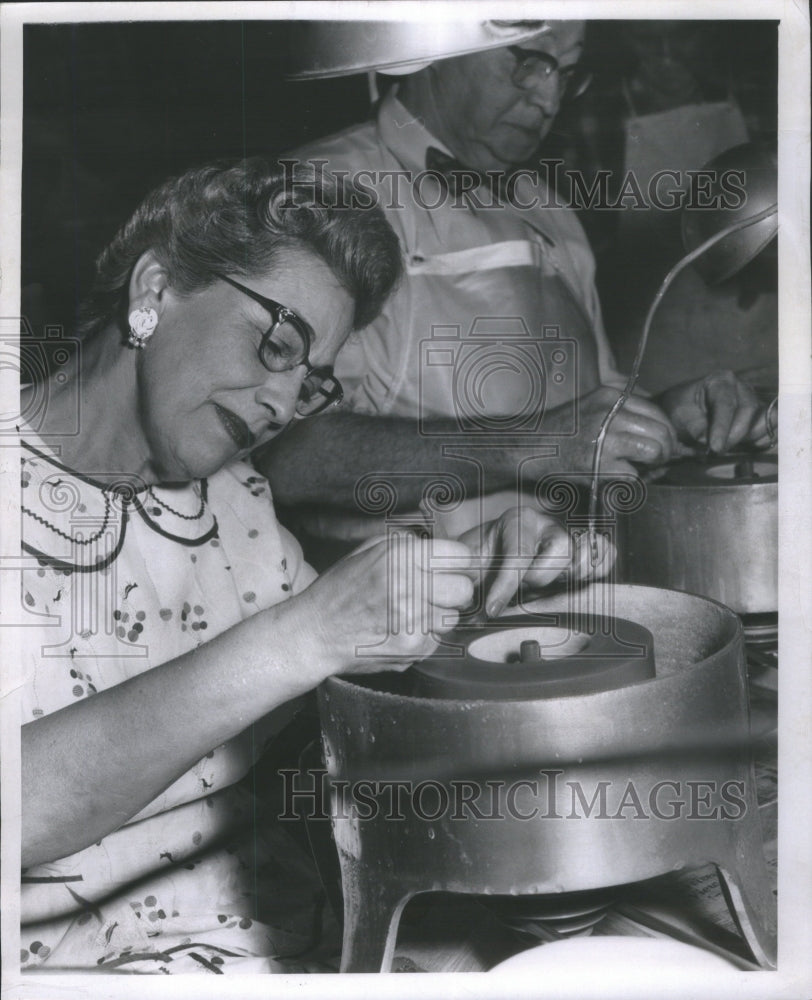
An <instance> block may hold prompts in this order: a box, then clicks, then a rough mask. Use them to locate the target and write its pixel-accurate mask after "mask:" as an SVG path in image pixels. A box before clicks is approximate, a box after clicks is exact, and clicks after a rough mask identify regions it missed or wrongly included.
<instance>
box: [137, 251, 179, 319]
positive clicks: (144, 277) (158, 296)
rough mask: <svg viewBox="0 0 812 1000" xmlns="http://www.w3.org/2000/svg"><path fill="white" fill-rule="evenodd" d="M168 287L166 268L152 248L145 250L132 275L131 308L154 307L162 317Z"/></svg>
mask: <svg viewBox="0 0 812 1000" xmlns="http://www.w3.org/2000/svg"><path fill="white" fill-rule="evenodd" d="M168 287H169V276H168V275H167V273H166V268H165V267H164V265H163V264H162V263H161V262H160V261H159V260H158V258H157V257H156V256H155V254H154V253H153V251H152V250H145V251H144V253H142V254H141V256H140V257H139V258H138V260H137V261H136V262H135V267H134V268H133V270H132V274H131V275H130V286H129V296H130V310H132V309H140V308H150V309H154V310H155V311H156V312H157V314H158V317H159V318H160V315H161V312H162V308H163V305H164V295H165V292H166V290H167V289H168Z"/></svg>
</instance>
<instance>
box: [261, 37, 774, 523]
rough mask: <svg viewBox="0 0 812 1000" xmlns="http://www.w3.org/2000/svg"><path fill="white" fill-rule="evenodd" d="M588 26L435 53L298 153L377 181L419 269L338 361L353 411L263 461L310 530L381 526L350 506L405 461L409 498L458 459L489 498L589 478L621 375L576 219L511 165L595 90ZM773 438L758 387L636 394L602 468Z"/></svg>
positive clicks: (724, 385)
mask: <svg viewBox="0 0 812 1000" xmlns="http://www.w3.org/2000/svg"><path fill="white" fill-rule="evenodd" d="M583 35H584V26H583V23H582V22H574V21H571V22H556V23H552V24H549V25H548V26H547V28H546V30H545V31H544V32H542V33H540V34H538V35H536V36H534V37H532V38H531V39H530V40H529V41H525V42H524V43H523V44H522V46H515V45H509V46H506V47H503V48H495V49H491V50H488V51H483V52H477V53H474V54H471V55H465V56H460V57H456V58H449V59H445V60H442V61H439V62H436V63H433V64H431V65H429V66H428V67H425V68H423V69H420V70H419V71H418V72H414V73H412V74H411V75H408V76H406V77H404V78H403V79H402V80H401V81H400V82H399V84H398V85H397V86H395V87H393V88H392V89H391V90H390V91H389V92H388V93H387V94H386V96H385V97H384V99H383V100H382V102H381V104H380V107H379V110H378V114H377V119H376V120H375V121H373V122H369V123H366V124H362V125H358V126H355V127H352V128H350V129H348V130H346V131H344V132H342V133H340V134H338V135H335V136H332V137H330V138H327V139H323V140H321V141H319V142H317V143H315V144H313V145H312V146H310V147H308V148H305V149H301V150H298V151H297V152H296V153H295V154H292V155H291V157H290V160H298V161H310V162H311V163H313V164H315V165H316V169H320V170H325V171H328V172H333V173H336V174H338V175H339V176H341V174H342V172H344V171H346V172H348V173H349V174H350V175H352V176H354V177H355V178H356V180H358V181H359V182H360V183H362V184H364V183H366V184H367V185H368V186H369V185H371V186H372V187H373V188H374V191H375V194H376V196H377V200H378V203H379V204H380V205H381V206H382V207H383V208H384V210H385V211H386V214H387V217H388V219H389V221H390V222H391V224H392V225H393V227H394V228H395V230H396V232H397V233H398V235H399V237H400V240H401V243H402V246H403V251H404V254H405V258H406V271H407V274H406V278H405V280H404V282H403V284H402V285H401V287H400V288H399V289H398V291H397V292H396V293H395V295H394V296H393V297H392V299H391V300H390V302H389V303H388V305H387V307H386V309H385V310H384V312H383V314H382V315H381V317H380V318H379V319H378V320H377V321H376V322H375V323H374V324H373V325H372V326H371V327H369V328H367V329H365V330H363V331H361V332H360V333H359V334H357V335H355V336H354V337H353V338H352V339H351V341H350V342H349V343H348V345H347V346H346V347H345V348H344V350H343V352H342V354H341V356H340V357H339V363H338V365H337V369H336V374H337V375H338V377H339V379H340V380H341V382H342V383H343V385H344V387H345V400H344V404H343V407H342V408H341V409H340V410H334V411H331V412H330V413H329V414H326V415H325V416H323V417H320V418H319V419H317V420H312V421H307V422H302V423H301V424H299V425H298V426H295V427H293V428H292V429H291V430H290V432H289V433H287V434H286V435H284V436H282V437H280V438H279V439H277V441H275V442H274V445H273V447H272V448H270V449H268V450H267V451H266V452H265V453H264V454H262V455H259V456H257V459H256V461H257V464H258V466H259V468H260V469H261V470H262V471H263V472H264V473H265V474H266V475H267V476H268V477H269V478H270V479H271V482H272V484H273V488H274V493H275V496H276V498H277V500H278V501H279V502H281V503H282V504H287V505H295V506H296V508H297V511H302V505H305V510H309V511H310V515H312V516H310V517H309V520H307V518H305V524H306V527H307V530H308V531H309V532H311V533H313V534H317V535H321V536H327V537H329V536H332V537H344V538H346V539H348V540H350V539H354V540H358V538H360V537H363V536H364V535H365V534H367V533H368V532H369V531H370V530H372V528H371V525H370V524H368V523H367V520H366V519H365V518H363V517H360V516H358V511H357V509H356V508H355V488H356V484H357V483H358V482H359V480H360V479H361V478H362V477H363V476H364V475H366V474H368V473H381V474H382V475H385V474H387V473H394V472H397V473H400V475H399V476H398V477H397V479H396V489H397V494H398V502H399V504H400V505H401V507H405V508H406V509H408V508H409V507H410V506H414V507H416V506H417V503H418V501H419V500H420V498H421V494H422V491H423V488H424V486H425V483H426V481H428V480H430V479H431V477H432V476H433V475H436V474H437V473H438V472H443V471H448V470H452V469H453V472H454V474H455V475H456V476H458V477H459V480H461V481H462V482H463V483H464V484H465V487H466V489H467V490H468V491H469V492H470V493H471V494H474V493H485V494H488V495H489V500H488V507H490V508H499V507H504V506H507V504H508V503H509V502H510V500H512V501H513V502H515V495H516V494H515V491H516V488H517V487H518V488H519V489H522V488H526V489H527V490H528V491H532V489H533V486H534V484H535V483H536V482H537V481H538V480H539V479H540V478H542V477H543V476H546V475H549V474H550V473H558V472H560V473H576V474H585V473H588V472H589V469H590V467H591V462H592V454H593V450H594V441H595V437H596V434H597V431H598V428H599V426H600V424H601V421H602V419H603V417H604V416H605V414H606V412H607V411H608V409H609V408H610V406H611V405H612V403H613V402H614V401H615V400H616V399H617V396H618V387H619V386H621V385H622V384H623V382H624V379H623V377H622V376H621V375H620V374H619V373H618V372H617V371H616V369H615V368H614V364H613V360H612V354H611V350H610V347H609V344H608V342H607V339H606V335H605V333H604V330H603V326H602V321H601V314H600V307H599V303H598V301H597V295H596V291H595V286H594V280H593V279H594V260H593V257H592V254H591V251H590V248H589V246H588V243H587V240H586V237H585V235H584V233H583V230H582V228H581V226H580V224H579V222H578V220H577V219H576V217H575V215H574V213H573V212H572V211H571V210H570V209H569V208H566V207H562V206H559V205H557V204H556V203H555V200H554V199H553V198H551V196H550V193H549V191H548V190H547V188H546V186H545V184H544V182H543V179H542V178H541V177H539V176H537V175H534V172H533V171H530V170H522V171H517V169H516V168H517V166H518V165H520V164H526V163H527V162H528V161H529V159H530V157H531V156H532V155H533V154H534V152H536V150H537V149H538V147H539V145H540V143H541V142H542V141H543V139H544V138H545V137H546V136H547V135H548V134H549V132H550V130H551V129H552V127H553V124H554V121H555V117H556V114H557V113H558V110H559V107H560V106H561V104H562V102H564V101H566V100H568V99H569V98H570V97H572V96H575V95H577V93H578V91H579V89H581V88H582V79H581V76H580V73H579V67H578V61H579V58H580V55H581V51H582V47H583ZM288 168H289V169H292V166H291V163H290V161H288ZM537 173H538V172H536V174H537ZM764 431H765V427H764V418H763V413H762V412H761V409H760V407H759V404H758V401H757V399H756V397H755V395H754V393H753V392H752V390H751V389H749V387H747V386H745V385H744V384H742V383H741V382H739V381H738V380H737V379H735V377H734V376H732V375H730V374H729V373H722V374H716V375H713V376H710V377H709V378H707V379H704V380H702V381H701V382H698V383H694V384H691V385H688V386H682V387H678V388H675V389H672V390H669V391H668V392H666V393H665V394H664V396H663V397H661V398H660V399H659V400H657V401H656V402H655V401H653V400H651V399H649V398H646V396H644V395H634V396H632V397H631V398H630V399H629V400H628V402H627V403H626V404H625V406H624V407H623V408H622V409H621V410H620V412H619V413H618V415H617V417H616V419H615V420H614V422H613V423H612V425H611V429H610V431H609V433H608V436H607V438H606V441H605V444H604V451H603V465H602V471H604V472H613V473H630V472H633V471H634V466H633V465H632V463H637V464H643V465H655V464H660V463H662V462H665V461H667V460H668V459H669V458H671V457H672V456H674V455H675V454H679V453H680V450H681V449H682V448H683V444H682V443H681V442H694V443H701V444H703V445H705V446H707V447H709V448H711V449H712V450H714V451H717V452H721V451H724V450H725V449H726V448H729V447H731V446H733V445H735V444H737V443H739V442H741V441H744V440H747V439H751V440H754V439H756V438H759V437H761V436H762V435H763V434H764ZM449 446H451V447H450V448H449ZM466 447H467V448H468V449H469V452H468V456H467V458H466V457H463V459H461V460H460V459H459V456H460V454H461V453H464V452H465V451H466ZM454 452H455V453H456V456H457V458H456V459H455V458H453V457H452V453H454ZM510 490H512V491H513V492H512V495H511V496H510V497H508V496H505V495H503V493H502V492H500V491H510ZM353 512H354V516H353ZM478 513H479V514H480V515H481V513H482V512H481V511H480V512H478ZM472 520H479V516H477V517H475V518H472Z"/></svg>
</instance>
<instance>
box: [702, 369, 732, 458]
mask: <svg viewBox="0 0 812 1000" xmlns="http://www.w3.org/2000/svg"><path fill="white" fill-rule="evenodd" d="M704 392H705V409H706V411H707V414H708V445H709V446H710V449H711V451H715V452H716V453H717V454H719V455H721V454H722V453H723V452H724V451H726V449H727V446H728V438H729V436H730V431H731V429H732V427H733V422H734V419H735V417H736V411H737V410H738V407H739V394H738V392H737V391H736V386H735V383H732V382H731V381H729V380H728V379H726V378H710V379H708V380H707V381H706V382H705V386H704Z"/></svg>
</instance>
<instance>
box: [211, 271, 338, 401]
mask: <svg viewBox="0 0 812 1000" xmlns="http://www.w3.org/2000/svg"><path fill="white" fill-rule="evenodd" d="M215 277H217V278H220V280H221V281H225V282H226V283H227V284H229V285H231V286H232V287H233V288H236V289H237V290H238V291H240V292H242V293H243V295H247V296H248V298H249V299H253V300H254V302H258V303H259V304H260V305H261V306H262V308H263V309H265V310H267V312H268V314H269V315H270V317H271V325H270V326H269V327H268V329H267V330H266V331H265V333H263V335H262V340H261V341H260V344H259V347H258V349H257V353H258V354H259V360H260V361H261V362H262V364H263V365H264V367H265V368H266V369H267V370H268V371H269V372H289V371H293V369H294V368H298V367H299V365H304V366H305V369H306V372H305V377H304V381H303V382H302V387H301V389H300V390H299V399H298V400H297V402H296V412H297V413H298V414H299V416H300V417H312V416H313V414H314V413H321V411H322V410H325V409H327V407H328V406H332V405H333V404H334V403H340V402H341V400H342V399H343V398H344V390H343V388H342V386H341V383H340V382H339V381H338V379H337V378H336V377H335V375H334V374H333V369H332V368H331V367H330V366H329V365H325V366H323V367H321V368H314V367H313V365H311V364H310V356H309V355H310V347H311V344H312V343H313V330H312V328H311V326H310V324H309V323H307V322H305V320H303V319H302V317H301V316H298V315H297V314H296V313H295V312H294V311H293V310H292V309H288V307H287V306H283V305H282V303H281V302H277V301H276V300H275V299H268V298H266V297H265V296H264V295H260V294H259V292H255V291H254V289H253V288H248V287H247V286H246V285H242V284H240V282H239V281H235V280H234V279H233V278H229V277H228V275H226V274H219V273H216V274H215Z"/></svg>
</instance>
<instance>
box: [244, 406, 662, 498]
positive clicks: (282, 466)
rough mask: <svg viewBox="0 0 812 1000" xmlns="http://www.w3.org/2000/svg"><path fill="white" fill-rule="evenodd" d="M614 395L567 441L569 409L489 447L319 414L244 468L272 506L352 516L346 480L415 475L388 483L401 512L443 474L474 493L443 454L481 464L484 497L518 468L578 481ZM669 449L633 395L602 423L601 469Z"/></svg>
mask: <svg viewBox="0 0 812 1000" xmlns="http://www.w3.org/2000/svg"><path fill="white" fill-rule="evenodd" d="M617 395H618V393H617V390H616V389H612V388H608V387H605V386H604V387H600V388H598V389H596V390H595V391H594V392H591V393H589V395H588V396H585V397H584V398H583V400H582V401H581V403H580V405H579V406H578V409H577V419H576V428H577V432H576V433H575V434H573V433H572V423H573V416H572V410H571V408H570V407H562V408H560V409H557V410H551V411H550V412H549V413H547V414H545V415H544V417H543V419H542V421H541V426H540V430H539V432H538V433H537V434H533V435H528V434H522V435H517V434H510V433H502V434H501V435H499V438H498V441H497V442H496V443H490V442H492V441H494V439H495V436H494V437H489V438H487V439H483V438H481V437H479V436H478V435H473V434H472V435H470V436H465V437H463V436H461V435H460V431H459V425H458V424H457V422H456V420H453V419H439V420H436V421H433V422H432V423H431V428H430V430H431V433H426V432H425V430H421V428H420V426H419V425H418V422H417V420H413V419H408V418H402V417H382V416H371V415H367V414H360V413H346V412H342V413H328V414H325V415H323V416H319V417H314V418H312V419H310V420H301V421H298V422H297V423H295V424H293V425H292V426H291V427H289V428H288V430H286V431H285V433H284V434H281V435H280V436H279V437H278V438H275V439H274V441H273V442H271V443H270V444H269V445H267V446H266V447H265V448H264V449H262V450H260V451H258V452H256V453H255V454H254V463H255V465H256V467H257V469H259V471H260V472H261V473H262V474H263V475H265V476H267V478H268V479H269V481H270V483H271V488H272V490H273V494H274V498H275V499H276V500H277V502H279V503H281V504H286V505H289V506H293V505H299V504H326V505H328V506H330V507H335V508H343V509H345V510H355V509H357V508H356V503H355V486H356V483H357V482H358V481H359V479H361V478H362V477H363V476H364V475H367V474H369V473H375V472H379V473H381V474H383V475H385V474H386V473H388V472H390V473H391V472H400V473H403V472H414V473H419V474H422V475H418V476H416V477H415V478H414V479H413V480H412V479H409V478H408V477H404V479H403V480H402V481H399V483H398V499H399V502H400V503H401V504H402V505H404V507H406V508H407V509H408V508H409V507H416V506H417V504H418V503H419V501H420V500H421V498H422V495H423V486H424V484H425V480H426V479H430V478H431V477H432V476H433V475H436V474H437V473H441V472H448V471H453V472H454V474H455V475H457V476H459V477H460V479H461V480H462V482H463V484H464V486H465V488H466V490H476V489H478V488H479V485H480V480H479V469H478V468H477V465H476V464H475V463H474V462H473V461H462V460H460V461H456V460H454V458H453V455H452V454H449V452H450V453H459V454H469V455H470V456H471V457H472V458H475V459H476V462H478V463H481V465H482V467H483V469H484V477H485V487H486V489H487V490H488V491H489V492H492V491H495V490H499V489H504V488H510V487H512V486H514V485H515V484H516V477H517V471H518V470H519V469H521V470H522V476H523V479H524V480H525V481H528V482H531V483H535V482H536V481H537V480H538V479H539V478H541V477H543V476H546V475H550V474H552V473H566V474H570V475H572V474H577V475H580V476H586V475H588V474H589V472H590V470H591V466H592V455H593V451H594V441H595V437H596V436H597V433H598V429H599V427H600V424H601V421H602V420H603V417H604V416H605V415H606V413H607V411H608V410H609V408H610V407H611V405H612V404H613V403H614V401H615V400H616V399H617ZM485 440H487V441H488V442H489V443H488V444H487V445H486V444H485V443H484V442H485ZM472 445H476V449H474V448H473V447H472ZM444 446H445V450H444ZM555 449H557V451H556V450H555ZM676 449H677V440H676V434H675V432H674V429H673V427H672V426H671V424H670V422H669V420H668V418H667V417H666V416H665V414H664V413H662V411H661V410H660V409H659V408H658V407H657V406H656V405H655V404H654V403H652V402H650V401H649V400H647V399H643V398H642V397H638V396H634V397H632V398H631V399H630V400H629V401H628V402H627V404H626V406H624V408H623V409H622V410H621V411H620V413H618V415H617V417H616V418H615V420H614V421H613V423H612V425H611V428H610V431H609V434H608V435H607V438H606V442H605V444H604V451H603V458H604V460H603V464H602V471H604V472H609V473H617V474H633V473H634V468H633V466H632V465H631V464H630V463H631V462H637V463H642V464H644V465H654V464H660V463H662V462H665V461H667V460H668V459H669V458H670V457H671V455H672V454H673V453H674V452H675V451H676ZM423 477H425V478H423Z"/></svg>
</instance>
